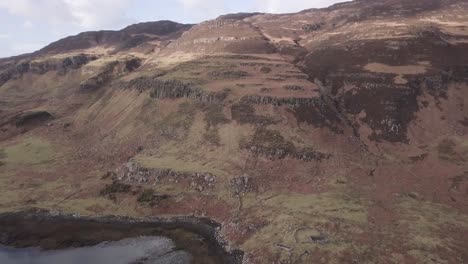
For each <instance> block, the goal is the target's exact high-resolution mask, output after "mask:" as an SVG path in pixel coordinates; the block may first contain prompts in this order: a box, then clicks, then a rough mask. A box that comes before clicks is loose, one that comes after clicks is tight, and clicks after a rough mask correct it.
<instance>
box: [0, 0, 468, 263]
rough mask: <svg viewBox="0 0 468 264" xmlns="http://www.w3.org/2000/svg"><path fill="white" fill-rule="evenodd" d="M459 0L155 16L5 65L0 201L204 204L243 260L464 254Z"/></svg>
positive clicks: (119, 206) (124, 207) (89, 211)
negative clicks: (193, 17) (206, 16)
mask: <svg viewBox="0 0 468 264" xmlns="http://www.w3.org/2000/svg"><path fill="white" fill-rule="evenodd" d="M466 10H468V5H467V3H466V2H465V1H457V0H430V1H423V0H415V1H411V2H408V1H402V0H385V1H367V0H361V1H354V2H348V3H342V4H337V5H334V6H331V7H329V8H325V9H309V10H304V11H302V12H299V13H295V14H282V15H274V14H257V13H254V14H246V13H241V14H231V15H226V16H221V17H219V18H217V19H215V20H210V21H206V22H203V23H200V24H198V25H193V26H192V25H182V24H178V23H174V22H169V21H160V22H150V23H142V24H137V25H132V26H129V27H127V28H125V29H123V30H120V31H103V32H87V33H82V34H79V35H77V36H72V37H68V38H65V39H63V40H59V41H57V42H55V43H52V44H51V45H49V46H47V47H45V48H44V49H42V50H40V51H38V52H35V53H32V54H27V55H24V56H19V57H14V58H6V59H2V60H0V184H1V186H2V188H3V190H4V192H2V193H1V194H0V205H1V207H0V208H1V210H2V211H13V210H22V209H24V208H27V207H40V208H47V209H54V210H62V211H65V212H71V213H79V214H84V215H96V214H115V215H129V216H135V217H144V216H153V215H158V216H173V215H195V216H206V217H210V218H212V219H214V220H216V221H218V222H220V223H222V229H221V230H220V237H222V238H224V239H225V240H226V241H227V242H228V245H229V247H230V248H233V249H234V248H236V249H241V250H243V251H244V252H245V255H244V261H245V262H246V263H350V262H352V263H464V262H467V261H468V255H467V252H466V250H465V247H466V246H465V245H466V244H467V243H468V241H467V238H466V237H468V236H467V234H468V224H467V223H468V210H467V209H468V200H467V195H468V174H467V173H468V164H467V160H468V136H467V133H468V128H467V126H468V110H467V108H466V105H468V85H467V83H468V80H467V79H468V53H467V52H466V51H467V49H468V13H467V11H466ZM127 185H128V186H129V187H125V186H127Z"/></svg>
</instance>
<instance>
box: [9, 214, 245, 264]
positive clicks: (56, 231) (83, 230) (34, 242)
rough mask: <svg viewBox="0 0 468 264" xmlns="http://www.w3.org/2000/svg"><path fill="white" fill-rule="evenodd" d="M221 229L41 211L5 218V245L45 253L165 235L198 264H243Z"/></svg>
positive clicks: (208, 223) (181, 220)
mask: <svg viewBox="0 0 468 264" xmlns="http://www.w3.org/2000/svg"><path fill="white" fill-rule="evenodd" d="M219 227H220V225H219V224H218V223H216V222H214V221H213V220H210V219H207V218H195V217H174V218H143V219H137V218H130V217H120V216H102V217H101V216H100V217H87V216H85V217H83V216H77V215H70V214H61V213H56V212H51V211H47V210H42V209H30V210H27V211H21V212H11V213H2V214H0V244H3V245H5V246H10V247H15V248H25V247H39V248H41V249H44V250H54V249H65V248H77V247H84V246H94V245H97V244H99V243H101V242H104V241H118V240H121V239H125V238H131V237H140V236H164V237H168V238H170V239H172V240H173V241H174V243H175V244H176V247H177V249H181V250H184V251H186V252H188V253H190V254H191V255H192V256H193V263H206V264H209V263H226V264H237V263H242V258H243V252H241V251H239V250H233V251H228V250H226V243H225V242H224V241H223V240H222V239H221V238H220V237H219V236H218V233H217V230H218V229H219Z"/></svg>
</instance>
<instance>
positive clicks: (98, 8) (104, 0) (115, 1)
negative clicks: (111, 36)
mask: <svg viewBox="0 0 468 264" xmlns="http://www.w3.org/2000/svg"><path fill="white" fill-rule="evenodd" d="M132 1H133V0H99V1H96V0H94V1H93V0H63V2H64V3H65V4H66V6H67V7H68V9H69V10H70V13H71V14H72V16H73V17H74V19H75V23H76V24H78V26H80V27H82V28H87V29H90V28H96V27H110V26H115V25H119V26H122V24H123V23H124V22H127V21H126V20H127V19H126V17H125V12H126V9H127V8H128V6H129V5H130V4H131V2H132Z"/></svg>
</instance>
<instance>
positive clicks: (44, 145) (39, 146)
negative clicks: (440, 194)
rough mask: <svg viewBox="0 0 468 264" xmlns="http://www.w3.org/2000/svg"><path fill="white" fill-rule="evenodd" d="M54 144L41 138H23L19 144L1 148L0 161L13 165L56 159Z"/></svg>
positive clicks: (32, 163)
mask: <svg viewBox="0 0 468 264" xmlns="http://www.w3.org/2000/svg"><path fill="white" fill-rule="evenodd" d="M54 157H55V150H54V148H53V146H52V145H51V144H50V143H49V142H47V141H45V140H43V139H40V138H36V137H31V138H26V139H23V140H22V141H20V142H18V143H17V144H14V145H11V146H7V147H6V148H4V149H2V150H1V149H0V162H2V163H4V164H7V165H8V164H13V165H35V164H42V163H47V162H51V161H53V160H54Z"/></svg>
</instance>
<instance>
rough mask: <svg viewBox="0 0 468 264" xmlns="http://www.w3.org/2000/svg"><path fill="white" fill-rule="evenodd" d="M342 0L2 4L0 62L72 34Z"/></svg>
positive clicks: (0, 0)
mask: <svg viewBox="0 0 468 264" xmlns="http://www.w3.org/2000/svg"><path fill="white" fill-rule="evenodd" d="M342 1H343V0H0V58H2V57H8V56H14V55H18V54H23V53H27V52H32V51H35V50H38V49H40V48H42V47H44V46H46V45H47V44H49V43H51V42H53V41H56V40H58V39H61V38H64V37H66V36H70V35H76V34H78V33H80V32H83V31H91V30H103V29H106V30H118V29H121V28H123V27H125V26H127V25H130V24H134V23H138V22H146V21H158V20H172V21H176V22H180V23H199V22H201V21H204V20H208V19H213V18H216V17H217V16H219V15H222V14H228V13H237V12H268V13H291V12H297V11H301V10H304V9H308V8H317V7H326V6H329V5H332V4H334V3H337V2H342Z"/></svg>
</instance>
